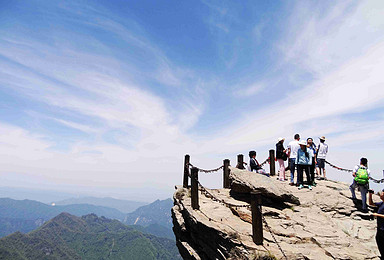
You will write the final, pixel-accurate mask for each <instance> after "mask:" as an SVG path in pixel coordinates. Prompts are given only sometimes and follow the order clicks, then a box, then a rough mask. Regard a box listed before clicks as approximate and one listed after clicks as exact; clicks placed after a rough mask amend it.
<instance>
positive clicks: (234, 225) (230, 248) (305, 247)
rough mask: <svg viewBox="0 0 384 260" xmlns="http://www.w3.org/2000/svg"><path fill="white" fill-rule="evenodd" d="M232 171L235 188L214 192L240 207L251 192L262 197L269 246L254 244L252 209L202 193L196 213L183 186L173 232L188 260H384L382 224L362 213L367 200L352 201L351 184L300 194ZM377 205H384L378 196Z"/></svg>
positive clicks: (176, 200) (322, 183) (285, 185)
mask: <svg viewBox="0 0 384 260" xmlns="http://www.w3.org/2000/svg"><path fill="white" fill-rule="evenodd" d="M230 170H231V173H230V181H231V189H215V190H209V192H210V193H211V194H213V195H214V197H216V198H217V199H219V200H223V201H225V202H227V203H232V204H235V205H247V204H248V203H249V200H250V192H251V191H258V192H260V193H262V198H263V199H262V200H263V206H262V211H263V215H264V217H265V222H264V225H263V229H264V230H263V232H264V243H263V245H256V244H255V243H254V242H253V240H252V225H251V222H252V217H251V211H250V209H249V208H247V207H237V208H236V207H227V206H225V205H224V204H223V203H220V202H217V201H215V200H213V199H212V198H210V196H208V195H204V193H202V192H199V204H200V209H199V210H193V209H192V207H191V198H190V190H189V189H185V188H183V187H182V186H177V187H176V192H175V194H174V207H173V208H172V218H173V224H174V227H173V231H174V233H175V236H176V243H177V246H178V248H179V251H180V254H181V255H182V256H183V258H184V259H379V257H378V255H379V252H378V249H377V246H376V242H375V233H376V220H371V219H370V217H369V214H364V213H361V212H360V211H359V208H360V207H361V201H352V200H351V199H350V191H349V189H348V185H347V184H345V183H339V182H334V181H319V183H318V185H317V186H316V187H314V189H313V190H309V189H302V190H298V189H297V187H294V186H289V185H288V183H287V182H279V181H277V180H276V179H275V178H268V177H266V176H263V175H260V174H255V173H251V172H248V171H245V170H239V169H236V168H230ZM357 195H359V192H357ZM374 201H380V199H379V197H378V196H377V195H374ZM267 224H268V226H267ZM274 238H275V239H276V240H275V239H274ZM276 242H277V243H276ZM279 246H280V248H281V250H280V249H279ZM282 252H284V254H285V255H286V258H285V257H284V255H283V253H282Z"/></svg>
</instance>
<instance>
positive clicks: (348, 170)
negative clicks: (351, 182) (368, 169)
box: [325, 161, 353, 172]
mask: <svg viewBox="0 0 384 260" xmlns="http://www.w3.org/2000/svg"><path fill="white" fill-rule="evenodd" d="M325 162H326V163H327V164H328V165H329V166H331V167H332V168H335V169H337V170H339V171H345V172H353V171H352V170H350V169H344V168H341V167H337V166H336V165H333V164H332V163H330V162H328V161H325Z"/></svg>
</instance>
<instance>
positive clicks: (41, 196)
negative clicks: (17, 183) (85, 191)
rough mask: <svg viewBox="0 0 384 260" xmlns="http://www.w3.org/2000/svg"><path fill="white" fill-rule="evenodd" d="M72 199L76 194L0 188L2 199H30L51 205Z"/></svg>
mask: <svg viewBox="0 0 384 260" xmlns="http://www.w3.org/2000/svg"><path fill="white" fill-rule="evenodd" d="M72 197H75V194H73V193H72V194H71V193H65V192H58V191H55V190H38V189H29V188H15V187H4V186H3V187H0V198H11V199H15V200H24V199H29V200H37V201H40V202H43V203H48V204H51V202H52V201H60V200H64V199H68V198H72Z"/></svg>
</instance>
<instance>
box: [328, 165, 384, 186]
mask: <svg viewBox="0 0 384 260" xmlns="http://www.w3.org/2000/svg"><path fill="white" fill-rule="evenodd" d="M325 162H326V163H327V164H328V165H329V166H331V167H332V168H335V169H337V170H339V171H345V172H353V170H350V169H345V168H341V167H338V166H336V165H334V164H332V163H330V162H328V161H325ZM369 179H370V180H372V181H373V182H375V183H383V182H384V179H380V180H377V179H375V178H373V177H369Z"/></svg>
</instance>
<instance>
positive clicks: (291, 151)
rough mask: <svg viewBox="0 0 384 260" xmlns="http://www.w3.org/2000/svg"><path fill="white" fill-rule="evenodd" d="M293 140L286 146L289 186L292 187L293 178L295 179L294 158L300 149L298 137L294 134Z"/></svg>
mask: <svg viewBox="0 0 384 260" xmlns="http://www.w3.org/2000/svg"><path fill="white" fill-rule="evenodd" d="M293 138H294V139H295V140H293V141H290V142H289V144H288V157H289V170H290V172H291V181H290V183H289V185H292V186H293V185H294V183H293V181H294V177H295V166H296V157H297V151H298V150H299V149H300V145H299V141H300V135H299V134H295V136H294V137H293Z"/></svg>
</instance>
